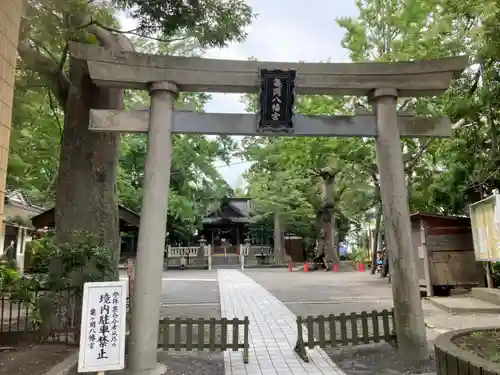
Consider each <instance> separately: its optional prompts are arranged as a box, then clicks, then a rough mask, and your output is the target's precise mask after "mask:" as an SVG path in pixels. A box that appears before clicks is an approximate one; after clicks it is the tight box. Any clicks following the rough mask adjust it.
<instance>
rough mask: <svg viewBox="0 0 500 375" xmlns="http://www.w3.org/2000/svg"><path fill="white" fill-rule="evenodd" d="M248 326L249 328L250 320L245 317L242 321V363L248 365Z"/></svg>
mask: <svg viewBox="0 0 500 375" xmlns="http://www.w3.org/2000/svg"><path fill="white" fill-rule="evenodd" d="M249 326H250V319H248V316H245V318H244V320H243V363H248V349H249V343H248V340H249V338H248V335H249V334H248V332H249Z"/></svg>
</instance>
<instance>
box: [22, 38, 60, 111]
mask: <svg viewBox="0 0 500 375" xmlns="http://www.w3.org/2000/svg"><path fill="white" fill-rule="evenodd" d="M17 51H18V53H19V56H20V57H21V59H22V60H23V63H24V64H26V66H27V67H29V68H30V69H31V70H32V71H34V72H36V73H38V74H39V75H40V76H42V77H43V78H45V79H46V80H47V83H48V86H49V87H50V89H51V90H52V92H53V93H54V95H55V97H56V98H57V101H58V103H59V105H60V106H61V107H62V108H65V106H66V99H67V97H68V90H69V80H68V77H67V76H66V74H65V73H64V71H63V70H61V69H59V63H58V62H57V61H54V60H53V59H52V58H51V57H49V56H47V55H45V54H43V53H41V52H38V51H37V50H36V49H35V48H34V47H32V46H31V45H30V43H29V41H28V40H24V41H20V43H19V45H18V48H17Z"/></svg>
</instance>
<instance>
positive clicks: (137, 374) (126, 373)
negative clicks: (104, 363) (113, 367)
mask: <svg viewBox="0 0 500 375" xmlns="http://www.w3.org/2000/svg"><path fill="white" fill-rule="evenodd" d="M166 373H167V366H165V365H164V364H163V363H157V364H156V367H154V368H152V369H148V370H142V371H134V370H130V369H125V370H121V371H113V375H165V374H166Z"/></svg>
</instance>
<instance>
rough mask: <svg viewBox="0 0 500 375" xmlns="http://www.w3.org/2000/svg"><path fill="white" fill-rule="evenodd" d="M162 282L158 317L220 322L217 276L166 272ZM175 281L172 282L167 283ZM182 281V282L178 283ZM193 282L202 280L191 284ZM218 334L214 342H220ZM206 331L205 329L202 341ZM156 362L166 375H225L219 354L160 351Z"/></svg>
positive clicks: (212, 274) (195, 338) (206, 336)
mask: <svg viewBox="0 0 500 375" xmlns="http://www.w3.org/2000/svg"><path fill="white" fill-rule="evenodd" d="M165 275H167V278H166V279H164V280H163V291H164V295H163V299H162V308H161V316H162V317H170V318H183V319H185V318H193V319H196V318H204V319H210V318H216V319H219V318H221V311H220V302H219V285H218V282H217V281H212V280H213V279H216V278H217V273H215V272H209V271H168V272H167V273H166V274H165ZM168 278H172V279H173V278H175V280H172V279H170V280H169V279H168ZM179 279H185V280H179ZM192 279H201V280H198V281H193V280H192ZM219 331H220V330H217V331H216V340H220V333H219ZM208 335H209V330H208V327H206V328H205V333H204V336H205V339H206V340H207V339H208ZM197 337H198V335H197V327H195V328H194V330H193V339H194V340H197ZM181 339H182V340H183V341H184V340H185V329H182V330H181ZM158 359H159V361H160V362H161V363H164V364H165V365H166V366H167V368H168V371H167V374H169V375H187V374H189V375H205V374H210V375H224V356H223V353H220V352H211V353H209V352H197V351H193V352H185V351H182V352H175V351H172V350H170V351H162V352H160V353H159V354H158Z"/></svg>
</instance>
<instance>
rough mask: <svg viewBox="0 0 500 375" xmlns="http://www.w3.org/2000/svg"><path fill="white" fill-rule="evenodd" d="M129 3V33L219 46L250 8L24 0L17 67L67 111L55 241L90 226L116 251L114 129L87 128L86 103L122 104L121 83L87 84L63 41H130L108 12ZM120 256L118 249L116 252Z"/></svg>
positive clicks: (237, 31) (126, 45)
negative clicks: (96, 130) (106, 85)
mask: <svg viewBox="0 0 500 375" xmlns="http://www.w3.org/2000/svg"><path fill="white" fill-rule="evenodd" d="M116 7H120V8H121V9H123V10H125V11H127V12H128V13H129V15H130V16H131V17H132V18H134V19H135V20H136V22H137V25H138V26H137V28H136V29H135V30H129V31H130V33H133V34H138V35H144V36H153V37H156V38H162V39H164V40H167V41H168V40H172V39H173V38H181V39H183V40H188V39H195V40H197V41H198V42H199V43H200V45H202V46H223V45H225V43H227V42H230V41H233V40H242V39H243V38H244V37H245V32H244V27H245V26H246V25H248V24H249V22H250V21H251V19H252V12H251V9H250V8H249V7H248V6H247V5H245V4H244V2H243V1H241V0H227V1H216V0H205V1H196V2H188V3H186V2H184V1H167V2H151V1H116V2H111V3H102V2H87V1H83V0H70V1H62V0H46V1H44V2H41V3H40V2H36V1H29V2H28V6H27V10H26V16H25V18H24V20H23V21H24V22H23V23H22V30H21V38H20V43H19V55H20V57H21V60H22V63H21V65H20V67H21V69H29V70H30V71H31V72H32V78H33V81H35V82H37V83H38V84H41V85H44V86H45V87H47V88H48V89H49V90H50V91H51V94H52V95H53V97H54V98H55V100H56V101H57V103H58V105H59V106H60V108H61V109H62V110H63V111H64V128H63V136H62V143H61V156H60V161H59V172H58V176H57V185H56V186H57V188H56V229H57V239H58V240H59V241H65V240H68V239H69V238H70V237H71V236H72V235H73V233H74V232H75V231H82V230H85V231H89V232H92V233H94V234H96V235H98V236H99V238H101V239H102V243H103V245H105V246H106V247H108V248H109V249H112V251H114V253H115V254H118V252H119V238H118V217H117V199H116V186H115V185H116V179H117V161H118V155H119V153H118V148H119V136H118V135H117V134H116V133H92V132H90V131H89V130H88V119H89V110H90V109H91V108H97V109H99V108H103V109H121V108H123V97H124V95H123V94H124V93H123V91H122V90H117V89H109V88H106V89H104V88H99V87H96V86H95V85H93V84H92V82H91V80H90V78H89V76H88V73H87V71H86V67H85V64H84V62H82V61H78V60H72V59H68V50H69V48H68V43H69V42H70V41H77V42H83V43H93V44H99V45H101V46H102V47H104V48H107V49H111V50H131V49H133V46H132V44H131V42H130V40H129V39H128V38H126V37H125V36H124V35H123V34H122V33H121V32H120V31H119V30H118V23H117V21H116V20H115V19H114V17H113V14H114V13H115V12H116V11H117V10H118V9H119V8H116ZM116 258H118V256H116Z"/></svg>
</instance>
